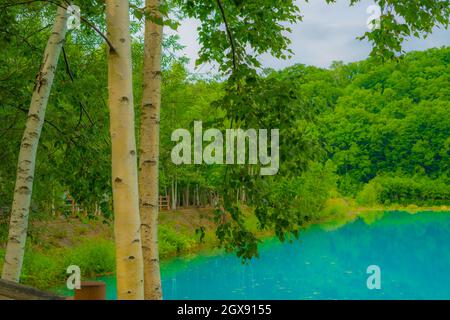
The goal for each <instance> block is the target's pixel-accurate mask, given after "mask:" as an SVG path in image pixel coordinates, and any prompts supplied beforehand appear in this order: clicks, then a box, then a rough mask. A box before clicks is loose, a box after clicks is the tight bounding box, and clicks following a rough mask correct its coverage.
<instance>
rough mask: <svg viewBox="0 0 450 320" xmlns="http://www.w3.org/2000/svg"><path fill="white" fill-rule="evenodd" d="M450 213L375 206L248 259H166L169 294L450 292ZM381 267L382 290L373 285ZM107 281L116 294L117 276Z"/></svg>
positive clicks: (393, 295) (270, 244)
mask: <svg viewBox="0 0 450 320" xmlns="http://www.w3.org/2000/svg"><path fill="white" fill-rule="evenodd" d="M449 245H450V212H447V213H426V212H424V213H418V214H414V215H411V214H407V213H402V212H386V213H383V212H377V213H375V212H374V213H367V214H364V215H362V216H360V217H359V218H357V219H354V220H353V221H350V222H349V221H347V222H346V223H342V222H340V223H339V222H338V223H332V224H330V223H329V224H326V225H321V226H314V227H311V228H309V229H308V230H306V231H304V232H303V233H302V234H301V239H300V241H298V242H294V243H293V244H288V243H285V244H280V243H279V242H278V241H277V240H275V239H272V240H268V241H266V242H265V243H264V244H263V245H262V247H261V257H260V258H259V259H257V260H254V261H252V262H251V263H250V264H248V265H242V264H241V262H240V260H239V259H237V258H236V257H234V256H232V255H226V254H217V255H210V256H207V255H199V256H196V257H194V258H191V259H182V258H179V259H175V260H173V261H171V262H168V263H165V264H164V265H163V266H162V278H163V289H164V296H165V299H450V250H449V249H448V247H449ZM369 265H378V266H379V267H380V268H381V290H369V289H367V286H366V281H367V278H368V276H369V275H368V274H367V273H366V269H367V267H368V266H369ZM103 280H104V281H107V287H108V298H110V299H114V298H115V287H114V278H111V277H110V278H103Z"/></svg>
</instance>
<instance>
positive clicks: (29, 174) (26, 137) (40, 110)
mask: <svg viewBox="0 0 450 320" xmlns="http://www.w3.org/2000/svg"><path fill="white" fill-rule="evenodd" d="M67 19H68V15H67V11H66V9H65V8H63V7H58V9H57V12H56V17H55V23H54V25H53V29H52V33H51V35H50V38H49V40H48V42H47V46H46V48H45V51H44V56H43V59H42V64H41V66H40V69H39V72H38V74H37V75H36V82H35V86H34V89H33V95H32V98H31V103H30V109H29V112H28V117H27V121H26V126H25V131H24V133H23V137H22V142H21V146H20V151H19V159H18V164H17V176H16V184H15V189H14V198H13V199H14V200H13V204H12V208H11V218H10V224H9V234H8V244H7V246H6V254H5V264H4V267H3V272H2V279H6V280H10V281H16V282H18V281H19V279H20V273H21V270H22V264H23V256H24V252H25V244H26V238H27V230H28V217H29V212H30V203H31V195H32V191H33V181H34V171H35V166H36V154H37V148H38V144H39V139H40V136H41V131H42V126H43V123H44V119H45V111H46V108H47V102H48V98H49V96H50V91H51V88H52V84H53V78H54V76H55V72H56V67H57V65H58V59H59V56H60V53H61V48H62V46H63V43H64V39H65V37H66V32H67Z"/></svg>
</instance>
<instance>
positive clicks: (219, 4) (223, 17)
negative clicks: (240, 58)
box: [217, 0, 237, 70]
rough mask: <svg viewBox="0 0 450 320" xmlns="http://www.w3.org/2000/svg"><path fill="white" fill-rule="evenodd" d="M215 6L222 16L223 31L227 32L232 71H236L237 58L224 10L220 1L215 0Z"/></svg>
mask: <svg viewBox="0 0 450 320" xmlns="http://www.w3.org/2000/svg"><path fill="white" fill-rule="evenodd" d="M217 5H218V6H219V9H220V14H221V15H222V19H223V22H224V24H225V29H226V32H227V35H228V38H229V41H230V46H231V53H232V55H233V69H234V70H236V69H237V58H236V47H235V45H234V38H233V34H232V33H231V29H230V26H229V25H228V21H227V16H226V15H225V9H224V7H223V4H222V1H221V0H217Z"/></svg>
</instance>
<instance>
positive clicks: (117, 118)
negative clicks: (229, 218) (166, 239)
mask: <svg viewBox="0 0 450 320" xmlns="http://www.w3.org/2000/svg"><path fill="white" fill-rule="evenodd" d="M128 11H129V4H128V1H126V0H107V1H106V24H107V30H108V39H109V40H110V42H111V44H112V47H111V48H110V50H109V55H108V90H109V102H108V104H109V110H110V133H111V145H112V189H113V204H114V235H115V244H116V269H117V270H116V272H117V298H118V299H127V300H128V299H129V300H133V299H134V300H136V299H137V300H141V299H143V298H144V286H143V284H144V279H143V262H142V248H141V232H140V227H141V222H140V216H139V193H138V172H137V159H136V140H135V132H134V128H135V127H134V107H133V86H132V64H131V36H130V17H129V13H128Z"/></svg>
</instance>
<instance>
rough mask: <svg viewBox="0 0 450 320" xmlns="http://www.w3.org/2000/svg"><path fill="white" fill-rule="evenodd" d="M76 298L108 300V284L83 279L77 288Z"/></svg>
mask: <svg viewBox="0 0 450 320" xmlns="http://www.w3.org/2000/svg"><path fill="white" fill-rule="evenodd" d="M74 300H106V284H105V283H104V282H102V281H83V282H81V288H80V289H75V296H74Z"/></svg>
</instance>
